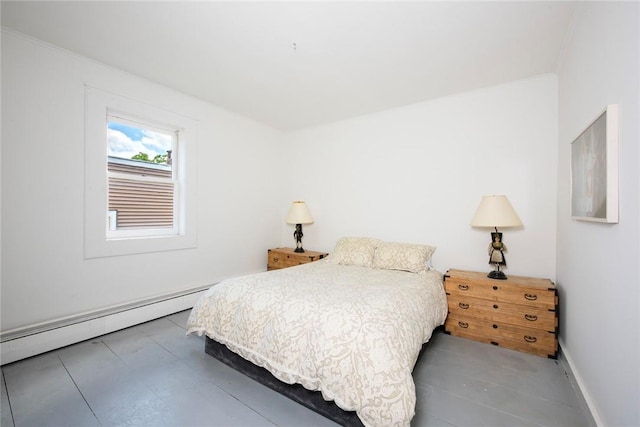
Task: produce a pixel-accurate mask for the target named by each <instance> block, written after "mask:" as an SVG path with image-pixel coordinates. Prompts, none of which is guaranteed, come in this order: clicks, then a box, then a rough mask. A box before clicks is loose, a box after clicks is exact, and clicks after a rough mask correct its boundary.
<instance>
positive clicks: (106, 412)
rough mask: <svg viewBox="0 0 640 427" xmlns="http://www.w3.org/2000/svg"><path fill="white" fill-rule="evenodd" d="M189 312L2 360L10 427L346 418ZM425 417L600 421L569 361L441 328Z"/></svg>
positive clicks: (419, 376) (423, 397)
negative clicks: (296, 397)
mask: <svg viewBox="0 0 640 427" xmlns="http://www.w3.org/2000/svg"><path fill="white" fill-rule="evenodd" d="M188 314H189V312H188V311H184V312H180V313H176V314H174V315H171V316H168V317H165V318H162V319H158V320H155V321H152V322H149V323H145V324H143V325H138V326H135V327H132V328H129V329H125V330H122V331H119V332H114V333H112V334H108V335H105V336H102V337H100V338H95V339H92V340H89V341H85V342H82V343H79V344H76V345H72V346H69V347H66V348H63V349H60V350H56V351H52V352H49V353H46V354H43V355H40V356H35V357H32V358H30V359H26V360H22V361H19V362H15V363H12V364H9V365H6V366H3V367H2V377H1V378H0V379H1V380H2V420H1V425H2V427H8V426H43V425H50V426H83V427H84V426H100V425H101V426H112V425H113V426H124V425H133V426H274V425H276V426H319V427H320V426H335V425H336V424H334V423H332V422H331V421H329V420H327V419H326V418H324V417H322V416H320V415H318V414H316V413H314V412H312V411H310V410H308V409H306V408H304V407H302V406H300V405H298V404H296V403H294V402H292V401H290V400H289V399H287V398H285V397H283V396H281V395H280V394H278V393H276V392H274V391H272V390H270V389H268V388H266V387H264V386H262V385H260V384H258V383H256V382H254V381H253V380H251V379H249V378H247V377H245V376H244V375H242V374H240V373H238V372H236V371H234V370H233V369H231V368H229V367H227V366H226V365H224V364H222V363H220V362H218V361H217V360H215V359H214V358H212V357H210V356H208V355H206V354H205V353H204V341H203V339H202V338H199V337H195V336H189V337H186V336H185V333H184V328H185V324H186V320H187V317H188ZM414 377H415V382H416V392H417V396H418V403H417V406H416V416H415V417H414V419H413V421H412V423H411V425H412V426H414V427H416V426H593V425H595V424H594V423H593V420H592V419H591V418H590V416H589V415H587V413H586V412H585V411H584V409H583V408H584V404H583V402H582V401H581V399H580V398H579V395H578V394H577V393H576V391H575V389H574V388H573V386H572V384H571V382H570V381H569V377H568V375H567V374H566V373H565V371H564V369H563V364H562V363H560V362H558V361H554V360H550V359H544V358H541V357H537V356H531V355H527V354H522V353H518V352H515V351H511V350H506V349H503V348H498V347H494V346H491V345H486V344H481V343H477V342H473V341H468V340H464V339H462V338H457V337H452V336H449V335H445V334H443V333H441V332H436V333H435V335H434V336H433V338H432V340H431V342H430V343H429V345H428V347H427V349H426V350H425V352H424V353H423V355H422V357H421V358H420V359H419V361H418V364H417V365H416V368H415V372H414Z"/></svg>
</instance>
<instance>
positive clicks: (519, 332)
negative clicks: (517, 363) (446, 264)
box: [444, 270, 558, 359]
mask: <svg viewBox="0 0 640 427" xmlns="http://www.w3.org/2000/svg"><path fill="white" fill-rule="evenodd" d="M444 285H445V290H446V293H447V301H448V305H449V315H448V316H447V320H446V323H445V332H447V333H450V334H451V335H455V336H459V337H464V338H469V339H472V340H476V341H481V342H485V343H489V344H494V345H498V346H501V347H507V348H510V349H513V350H518V351H523V352H527V353H533V354H536V355H538V356H543V357H550V358H553V359H555V358H556V357H557V355H558V292H557V290H556V287H555V286H554V284H553V282H551V281H550V280H548V279H534V278H530V277H518V276H509V277H508V279H507V280H495V279H489V278H488V277H487V274H486V273H478V272H472V271H462V270H449V271H448V272H447V274H445V280H444Z"/></svg>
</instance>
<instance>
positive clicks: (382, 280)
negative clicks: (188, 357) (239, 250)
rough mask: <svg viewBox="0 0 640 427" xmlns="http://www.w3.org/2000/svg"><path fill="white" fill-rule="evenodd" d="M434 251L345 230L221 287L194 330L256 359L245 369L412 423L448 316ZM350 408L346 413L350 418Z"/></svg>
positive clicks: (198, 313)
mask: <svg viewBox="0 0 640 427" xmlns="http://www.w3.org/2000/svg"><path fill="white" fill-rule="evenodd" d="M434 250H435V248H433V247H430V246H426V245H410V244H402V243H391V242H382V241H380V240H377V239H370V238H343V239H340V240H339V241H338V243H337V244H336V247H335V249H334V251H333V252H332V253H331V255H330V256H329V257H327V258H326V259H323V260H320V261H317V262H313V263H309V264H304V265H301V266H297V267H291V268H287V269H282V270H274V271H270V272H264V273H257V274H252V275H248V276H243V277H237V278H231V279H227V280H224V281H222V282H220V283H219V284H217V285H215V286H213V287H212V288H211V289H209V290H208V291H207V292H206V293H205V295H203V296H202V297H201V298H200V299H199V301H198V302H197V303H196V305H195V306H194V308H193V310H192V312H191V314H190V316H189V321H188V325H187V333H195V334H199V335H202V334H205V335H206V336H207V344H206V347H207V353H209V354H212V355H214V356H215V357H218V358H220V359H221V360H223V359H229V358H236V359H239V361H240V362H250V363H249V364H246V365H245V367H242V366H240V369H242V370H243V371H245V372H248V371H253V370H254V369H253V367H256V369H265V370H266V371H268V372H269V373H270V375H272V376H273V377H275V378H276V379H277V381H275V382H276V383H280V385H285V384H286V385H292V387H297V388H298V389H299V390H298V391H302V392H304V391H306V390H310V391H318V392H319V393H315V394H316V395H318V396H321V397H322V400H324V401H333V402H334V403H335V405H337V407H339V408H341V410H344V411H354V413H355V414H356V415H357V417H358V418H357V421H359V422H361V423H362V424H363V425H365V426H367V427H369V426H371V427H374V426H408V425H409V423H410V421H411V419H412V418H413V416H414V414H415V402H416V396H415V385H414V383H413V377H412V370H413V367H414V365H415V363H416V360H417V358H418V355H419V353H420V350H421V348H422V345H423V344H424V343H426V342H427V341H428V340H429V338H430V337H431V334H432V332H433V330H434V329H435V328H436V327H437V326H440V325H442V324H443V323H444V320H445V318H446V315H447V303H446V295H445V293H444V289H443V285H442V274H441V273H439V272H438V271H436V270H433V269H430V268H429V267H428V265H429V260H430V257H431V254H432V253H433V251H434ZM222 345H223V346H224V347H223V346H222ZM223 353H224V354H223ZM237 356H240V357H237ZM224 361H225V363H226V362H227V360H224ZM236 361H237V360H236ZM246 366H249V368H247V367H246ZM249 375H250V376H252V377H254V378H256V376H257V377H262V378H264V376H263V375H262V374H260V373H258V374H255V372H254V373H253V374H251V373H249ZM301 389H304V390H301ZM310 399H311V398H310V397H305V396H303V397H301V398H300V399H296V400H298V401H300V402H301V403H305V401H307V400H310ZM316 403H317V402H316ZM316 403H313V404H312V405H308V406H311V407H314V409H315V406H316ZM319 412H320V413H323V410H320V411H319ZM323 415H327V414H326V413H323ZM327 416H330V415H327ZM330 417H331V416H330ZM345 417H346V418H344V420H342V421H341V420H338V422H341V423H343V424H350V423H351V421H348V414H346V415H345ZM332 418H333V417H332ZM334 419H335V418H334Z"/></svg>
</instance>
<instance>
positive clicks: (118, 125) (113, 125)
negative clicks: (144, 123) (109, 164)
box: [107, 119, 173, 171]
mask: <svg viewBox="0 0 640 427" xmlns="http://www.w3.org/2000/svg"><path fill="white" fill-rule="evenodd" d="M172 141H173V135H172V134H171V133H170V132H159V131H156V130H151V129H149V128H147V127H141V126H136V125H133V124H129V123H125V122H124V121H115V120H113V119H112V120H109V121H108V122H107V155H108V156H109V157H115V158H118V159H127V160H131V161H133V162H136V163H137V164H138V165H139V166H141V167H144V166H145V165H147V166H148V165H149V164H157V165H165V166H168V167H167V168H165V170H169V171H171V164H172V161H171V153H172V151H173V147H172Z"/></svg>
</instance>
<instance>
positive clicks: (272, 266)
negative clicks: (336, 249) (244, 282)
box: [267, 248, 329, 270]
mask: <svg viewBox="0 0 640 427" xmlns="http://www.w3.org/2000/svg"><path fill="white" fill-rule="evenodd" d="M328 255H329V254H327V253H324V252H315V251H304V252H295V251H294V249H292V248H276V249H269V250H268V251H267V270H278V269H280V268H287V267H295V266H296V265H301V264H307V263H309V262H313V261H318V260H320V259H323V258H325V257H326V256H328Z"/></svg>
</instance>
